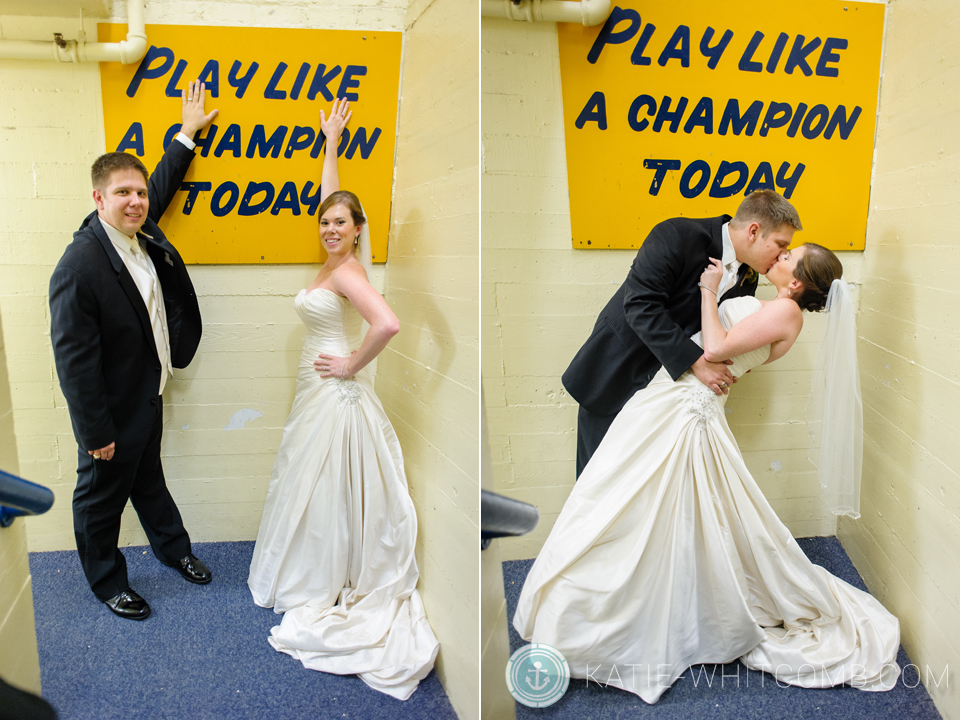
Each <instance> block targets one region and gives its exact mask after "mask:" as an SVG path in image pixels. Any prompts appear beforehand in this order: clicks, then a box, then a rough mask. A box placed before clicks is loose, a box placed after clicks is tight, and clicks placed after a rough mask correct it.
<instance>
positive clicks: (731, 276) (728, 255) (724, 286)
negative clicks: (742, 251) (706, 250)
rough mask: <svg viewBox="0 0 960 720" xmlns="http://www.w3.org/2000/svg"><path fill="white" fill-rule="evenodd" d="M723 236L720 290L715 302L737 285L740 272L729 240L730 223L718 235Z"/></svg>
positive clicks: (734, 251) (735, 253)
mask: <svg viewBox="0 0 960 720" xmlns="http://www.w3.org/2000/svg"><path fill="white" fill-rule="evenodd" d="M720 234H721V235H722V236H723V257H722V258H720V262H721V263H723V275H721V276H720V289H719V290H718V291H717V300H718V301H719V299H720V298H722V297H723V294H724V293H725V292H726V291H727V290H729V289H730V288H732V287H733V286H734V285H736V283H737V273H738V272H739V271H740V261H739V260H737V251H736V250H734V249H733V241H732V240H731V239H730V223H724V224H723V228H722V230H721V233H720Z"/></svg>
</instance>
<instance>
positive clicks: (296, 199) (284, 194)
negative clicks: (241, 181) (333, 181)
mask: <svg viewBox="0 0 960 720" xmlns="http://www.w3.org/2000/svg"><path fill="white" fill-rule="evenodd" d="M180 189H181V190H183V191H184V192H186V193H187V197H186V200H185V201H184V204H183V208H182V210H181V212H182V213H183V214H184V215H190V214H191V213H193V211H194V209H195V208H196V207H197V203H198V202H201V201H202V199H203V197H202V195H201V193H209V192H210V190H211V189H213V184H212V183H210V182H207V181H191V182H183V183H181V184H180ZM319 208H320V185H319V184H315V183H314V182H313V181H312V180H308V181H307V182H306V183H305V184H304V186H303V189H302V190H298V189H297V184H296V183H295V182H293V181H292V180H288V181H287V182H285V183H284V184H283V185H282V186H281V188H280V191H279V192H277V190H276V188H275V187H274V185H273V183H272V182H269V181H267V182H255V181H250V182H249V183H247V187H246V189H245V190H244V191H243V194H242V195H241V193H240V188H239V187H238V185H237V184H236V183H235V182H232V181H229V180H228V181H226V182H224V183H221V184H220V185H219V186H218V187H217V188H216V189H215V190H213V193H212V194H211V195H210V213H211V214H212V215H213V216H214V217H218V218H221V217H226V216H227V215H229V214H230V213H232V212H233V211H234V210H236V211H237V215H240V216H242V217H252V216H254V215H260V214H262V213H265V212H267V211H268V210H269V212H270V214H271V215H279V214H280V213H281V212H283V211H287V212H289V213H290V214H291V215H294V216H298V217H299V216H300V215H301V214H303V212H304V210H306V213H307V215H310V216H313V215H316V214H317V210H318V209H319Z"/></svg>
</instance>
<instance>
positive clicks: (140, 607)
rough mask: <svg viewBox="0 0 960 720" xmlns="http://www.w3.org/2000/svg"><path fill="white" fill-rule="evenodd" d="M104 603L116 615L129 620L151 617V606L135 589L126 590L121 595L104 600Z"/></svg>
mask: <svg viewBox="0 0 960 720" xmlns="http://www.w3.org/2000/svg"><path fill="white" fill-rule="evenodd" d="M103 604H104V605H106V606H107V607H108V608H110V611H111V612H113V613H114V614H115V615H119V616H120V617H122V618H126V619H127V620H146V619H147V618H148V617H150V606H149V605H147V601H146V600H144V599H143V598H142V597H140V596H139V595H137V594H136V593H135V592H134V591H133V590H124V591H123V592H122V593H120V594H119V595H114V596H113V597H112V598H110V599H109V600H104V601H103Z"/></svg>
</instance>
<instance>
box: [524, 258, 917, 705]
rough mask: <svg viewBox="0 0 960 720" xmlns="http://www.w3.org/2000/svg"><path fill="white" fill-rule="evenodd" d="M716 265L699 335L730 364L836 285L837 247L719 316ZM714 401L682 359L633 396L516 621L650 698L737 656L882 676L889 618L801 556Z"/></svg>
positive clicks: (535, 573)
mask: <svg viewBox="0 0 960 720" xmlns="http://www.w3.org/2000/svg"><path fill="white" fill-rule="evenodd" d="M805 256H806V257H805ZM712 263H713V264H712V265H711V267H708V268H707V270H706V271H705V272H704V274H703V276H702V278H701V287H702V288H703V289H702V290H701V295H702V304H701V307H702V314H703V332H702V338H703V339H704V340H702V339H701V335H700V334H698V336H695V338H694V339H695V340H696V341H697V342H698V344H700V345H701V347H704V348H705V356H706V357H707V359H708V360H711V361H714V362H720V361H723V360H727V359H733V361H734V364H733V366H732V367H731V371H732V373H733V375H734V376H742V375H743V374H744V373H745V372H747V371H748V370H750V368H752V367H755V366H757V365H760V364H762V363H764V362H771V361H773V360H776V359H777V358H779V357H782V356H783V355H784V353H786V352H787V350H789V348H790V346H791V345H792V344H793V342H794V341H795V340H796V338H797V335H798V334H799V332H800V328H801V325H802V322H803V319H802V314H801V306H802V307H804V308H806V309H813V310H816V309H820V308H822V307H823V303H824V296H825V295H826V289H827V288H830V287H831V281H834V282H833V283H832V285H833V290H832V291H831V294H830V298H831V302H832V298H834V297H835V296H834V293H835V292H840V293H843V292H845V287H844V286H843V282H842V281H840V280H839V277H840V275H841V274H842V267H841V266H840V262H839V260H837V258H836V256H834V255H833V253H831V252H830V251H829V250H826V249H825V248H822V247H820V246H818V245H812V244H807V245H804V246H801V247H799V248H797V249H795V250H792V251H789V252H786V253H784V254H783V255H781V257H780V259H779V260H778V262H777V263H776V264H775V265H774V266H773V268H771V270H770V271H769V272H768V274H767V279H768V280H769V281H770V282H771V283H772V284H773V285H774V287H776V289H777V297H776V299H774V300H771V301H769V302H766V303H763V302H761V301H760V300H757V299H756V298H753V297H741V298H736V299H733V300H728V301H726V302H724V303H723V304H722V305H721V306H720V308H719V312H718V308H717V300H716V289H717V287H718V285H719V282H720V277H721V273H722V267H721V266H720V263H719V262H717V261H712ZM798 264H799V265H800V268H799V270H798ZM798 276H800V277H801V278H803V280H802V281H801V280H798ZM811 276H813V277H814V278H819V279H818V280H817V281H816V282H815V283H813V282H811V281H810V278H811ZM848 300H849V298H847V301H848ZM829 314H830V313H828V315H829ZM825 322H827V320H825ZM725 401H726V395H719V396H717V395H716V394H714V392H713V391H711V390H710V389H708V388H707V387H706V386H704V385H703V384H702V383H701V382H700V381H699V380H697V378H696V377H695V376H694V375H693V374H692V373H691V372H689V371H688V372H687V373H685V374H684V375H682V376H681V377H680V378H679V379H678V380H677V381H676V382H674V381H673V380H672V379H671V378H670V376H669V375H668V374H667V372H666V371H665V370H661V371H660V373H659V374H658V375H657V376H656V377H655V378H654V380H653V381H652V382H651V383H650V385H649V386H648V387H646V388H644V389H643V390H640V391H638V392H637V393H636V394H635V395H634V396H633V397H632V398H631V399H630V401H628V402H627V404H626V405H625V406H624V407H623V409H622V410H621V411H620V413H619V414H618V415H617V417H616V419H615V420H614V422H613V424H612V425H611V427H610V430H609V431H608V433H607V435H606V436H605V437H604V439H603V442H602V443H601V444H600V446H599V448H598V449H597V452H596V453H595V454H594V455H593V457H592V458H591V460H590V462H589V463H588V465H587V466H586V468H585V469H584V471H583V473H582V475H581V476H580V478H579V480H578V481H577V484H576V485H575V486H574V488H573V491H572V492H571V494H570V496H569V498H568V500H567V502H566V504H565V505H564V507H563V511H562V512H561V513H560V515H559V517H558V519H557V521H556V524H555V525H554V527H553V530H552V531H551V533H550V535H549V537H548V538H547V541H546V543H545V545H544V547H543V549H542V550H541V552H540V555H539V557H537V560H536V562H535V563H534V565H533V567H532V568H531V570H530V573H529V575H528V576H527V579H526V583H525V585H524V587H523V591H522V593H521V595H520V599H519V602H518V606H517V612H516V615H515V616H514V621H513V622H514V626H515V627H516V629H517V630H518V632H519V633H520V635H521V636H522V637H523V638H524V639H526V640H528V641H531V642H535V643H545V644H547V645H551V646H553V647H554V648H556V649H558V650H559V651H560V652H561V653H562V654H563V655H564V657H565V658H566V659H567V662H568V664H569V668H570V672H571V675H572V676H573V677H576V678H589V679H591V680H593V681H594V682H598V683H601V684H605V685H606V684H612V685H614V686H616V687H619V688H621V689H623V690H627V691H630V692H633V693H635V694H637V695H639V696H640V697H641V698H642V699H643V700H645V701H646V702H648V703H654V702H656V701H657V700H658V699H659V697H660V695H661V694H662V693H663V692H664V691H666V690H667V689H668V688H669V687H670V685H671V684H673V682H674V681H676V680H677V678H679V677H680V676H681V675H682V674H683V673H684V672H685V671H686V669H687V668H688V667H690V666H691V665H696V664H700V663H729V662H732V661H733V660H736V659H737V658H739V659H740V660H741V662H743V664H744V665H746V666H747V667H748V668H752V669H755V670H763V671H766V672H769V673H772V674H773V675H775V676H776V678H777V680H778V681H779V682H783V683H789V684H792V685H799V686H802V687H829V686H832V685H838V684H842V683H848V684H850V685H853V686H855V687H858V688H860V689H862V690H889V689H891V688H892V687H893V686H894V684H895V683H896V680H897V678H898V677H899V672H900V669H899V667H898V666H897V664H896V661H895V658H896V654H897V650H898V647H899V644H900V626H899V623H898V621H897V619H896V618H895V617H894V616H893V615H891V614H890V613H889V612H887V610H886V609H884V607H883V606H882V605H881V604H880V603H879V602H878V601H877V600H876V599H874V598H873V597H871V596H870V595H869V594H867V593H865V592H862V591H861V590H858V589H857V588H854V587H853V586H851V585H849V584H847V583H845V582H843V581H842V580H840V579H839V578H836V577H834V576H833V575H831V574H830V573H829V572H827V571H826V570H824V569H823V568H821V567H819V566H817V565H814V564H812V563H811V562H810V561H809V560H808V559H807V557H806V556H805V555H804V553H803V551H802V550H801V549H800V547H799V546H798V545H797V543H796V541H795V540H794V539H793V536H792V535H791V533H790V531H789V530H787V528H786V527H785V526H784V525H783V523H781V522H780V520H779V518H777V516H776V513H774V511H773V509H772V508H771V507H770V505H769V503H768V502H767V500H766V498H765V497H764V496H763V493H762V492H761V491H760V489H759V488H758V487H757V484H756V482H755V481H754V479H753V478H752V477H751V475H750V473H749V471H748V470H747V467H746V465H745V464H744V461H743V458H742V456H741V454H740V450H739V448H738V447H737V443H736V440H735V439H734V437H733V435H732V433H731V432H730V428H729V427H728V425H727V422H726V419H725V415H724V411H723V405H724V402H725ZM827 402H830V399H829V398H828V399H827ZM847 450H849V452H847V453H846V454H847V455H850V454H852V448H850V447H848V448H847ZM857 476H858V477H859V473H858V475H857Z"/></svg>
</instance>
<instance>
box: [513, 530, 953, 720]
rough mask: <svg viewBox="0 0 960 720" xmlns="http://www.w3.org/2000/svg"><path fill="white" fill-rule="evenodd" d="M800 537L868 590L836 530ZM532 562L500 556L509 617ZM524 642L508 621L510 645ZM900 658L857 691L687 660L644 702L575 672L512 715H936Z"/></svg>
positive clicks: (674, 718)
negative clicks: (549, 696)
mask: <svg viewBox="0 0 960 720" xmlns="http://www.w3.org/2000/svg"><path fill="white" fill-rule="evenodd" d="M798 542H799V544H800V547H801V548H803V551H804V552H805V553H806V554H807V557H809V558H810V560H811V561H812V562H814V563H816V564H817V565H820V566H822V567H824V568H826V569H827V570H829V571H830V572H832V573H833V574H834V575H836V576H837V577H840V578H842V579H843V580H846V581H847V582H848V583H850V584H852V585H855V586H856V587H858V588H860V589H862V590H866V587H865V586H864V584H863V581H862V580H861V579H860V576H859V575H858V574H857V571H856V569H855V568H854V567H853V564H852V563H851V562H850V560H849V558H848V557H847V555H846V553H845V552H844V551H843V548H842V547H841V546H840V543H839V542H838V541H837V539H836V538H804V539H801V540H798ZM532 565H533V560H515V561H512V562H505V563H503V580H504V585H505V588H506V596H507V608H508V615H507V617H508V618H511V619H512V618H513V613H514V612H515V610H516V607H517V599H518V598H519V596H520V590H521V588H522V587H523V582H524V580H525V579H526V577H527V573H528V572H529V571H530V568H531V566H532ZM525 644H526V643H524V641H523V640H522V639H521V637H520V636H519V635H518V634H517V631H516V630H514V629H513V626H512V625H511V626H510V652H513V651H515V650H516V649H517V648H520V647H522V646H523V645H525ZM897 661H898V662H899V663H900V667H901V668H905V671H904V673H903V674H902V676H901V678H900V681H899V682H898V683H897V686H896V687H895V688H894V689H893V690H890V691H889V692H882V693H870V692H862V691H860V690H857V689H856V688H852V687H848V686H842V687H835V688H827V689H823V690H808V689H804V688H796V687H790V686H788V687H780V686H778V685H777V683H776V681H775V680H774V678H773V677H772V676H770V675H766V674H764V673H760V672H754V671H752V670H747V669H746V668H745V667H744V666H743V665H741V664H740V663H739V662H733V663H730V664H729V665H697V666H694V667H692V668H690V670H688V671H687V672H686V673H684V674H683V675H682V676H681V678H680V679H679V680H677V682H676V683H674V685H673V687H671V688H670V689H669V690H667V692H665V693H664V694H663V695H662V696H661V697H660V700H659V701H658V702H657V703H656V704H655V705H647V704H646V703H644V702H643V701H642V700H641V699H640V698H639V697H637V696H636V695H634V694H633V693H629V692H625V691H623V690H620V689H618V688H617V687H616V686H613V687H601V686H599V685H597V684H596V683H592V682H591V683H590V684H589V686H588V685H587V682H586V680H582V679H572V680H571V681H570V687H569V688H568V689H567V692H566V694H565V695H564V696H563V697H562V698H560V700H558V701H557V702H556V703H555V704H553V705H551V706H550V707H547V708H542V709H534V708H528V707H526V706H525V705H521V704H520V703H517V705H516V707H517V719H518V720H527V719H528V718H538V719H539V718H551V719H553V718H556V719H558V720H559V719H563V720H584V719H586V718H589V720H620V719H621V718H634V717H643V718H652V719H654V720H694V719H695V718H711V719H712V718H718V719H722V718H730V720H747V719H752V718H757V719H758V720H759V719H761V718H762V719H763V720H806V719H807V718H811V719H812V718H816V719H817V720H836V719H840V718H842V719H843V720H861V719H862V720H885V719H888V718H889V719H890V720H894V719H895V720H907V719H908V718H909V719H910V720H940V713H938V712H937V709H936V707H935V706H934V704H933V701H932V700H931V699H930V696H929V695H928V694H927V691H926V690H925V689H924V687H923V685H922V684H921V683H920V682H919V681H918V677H917V670H916V669H915V667H907V666H908V665H909V664H910V660H909V659H908V658H907V654H906V653H905V652H904V651H903V648H902V647H901V648H900V654H899V656H898V658H897ZM931 670H932V675H933V677H935V678H937V679H940V682H941V684H943V683H946V682H948V681H949V678H947V677H942V673H943V668H939V669H931ZM922 672H924V673H925V672H926V671H925V670H922ZM926 677H927V676H926V675H924V678H923V679H926Z"/></svg>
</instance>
